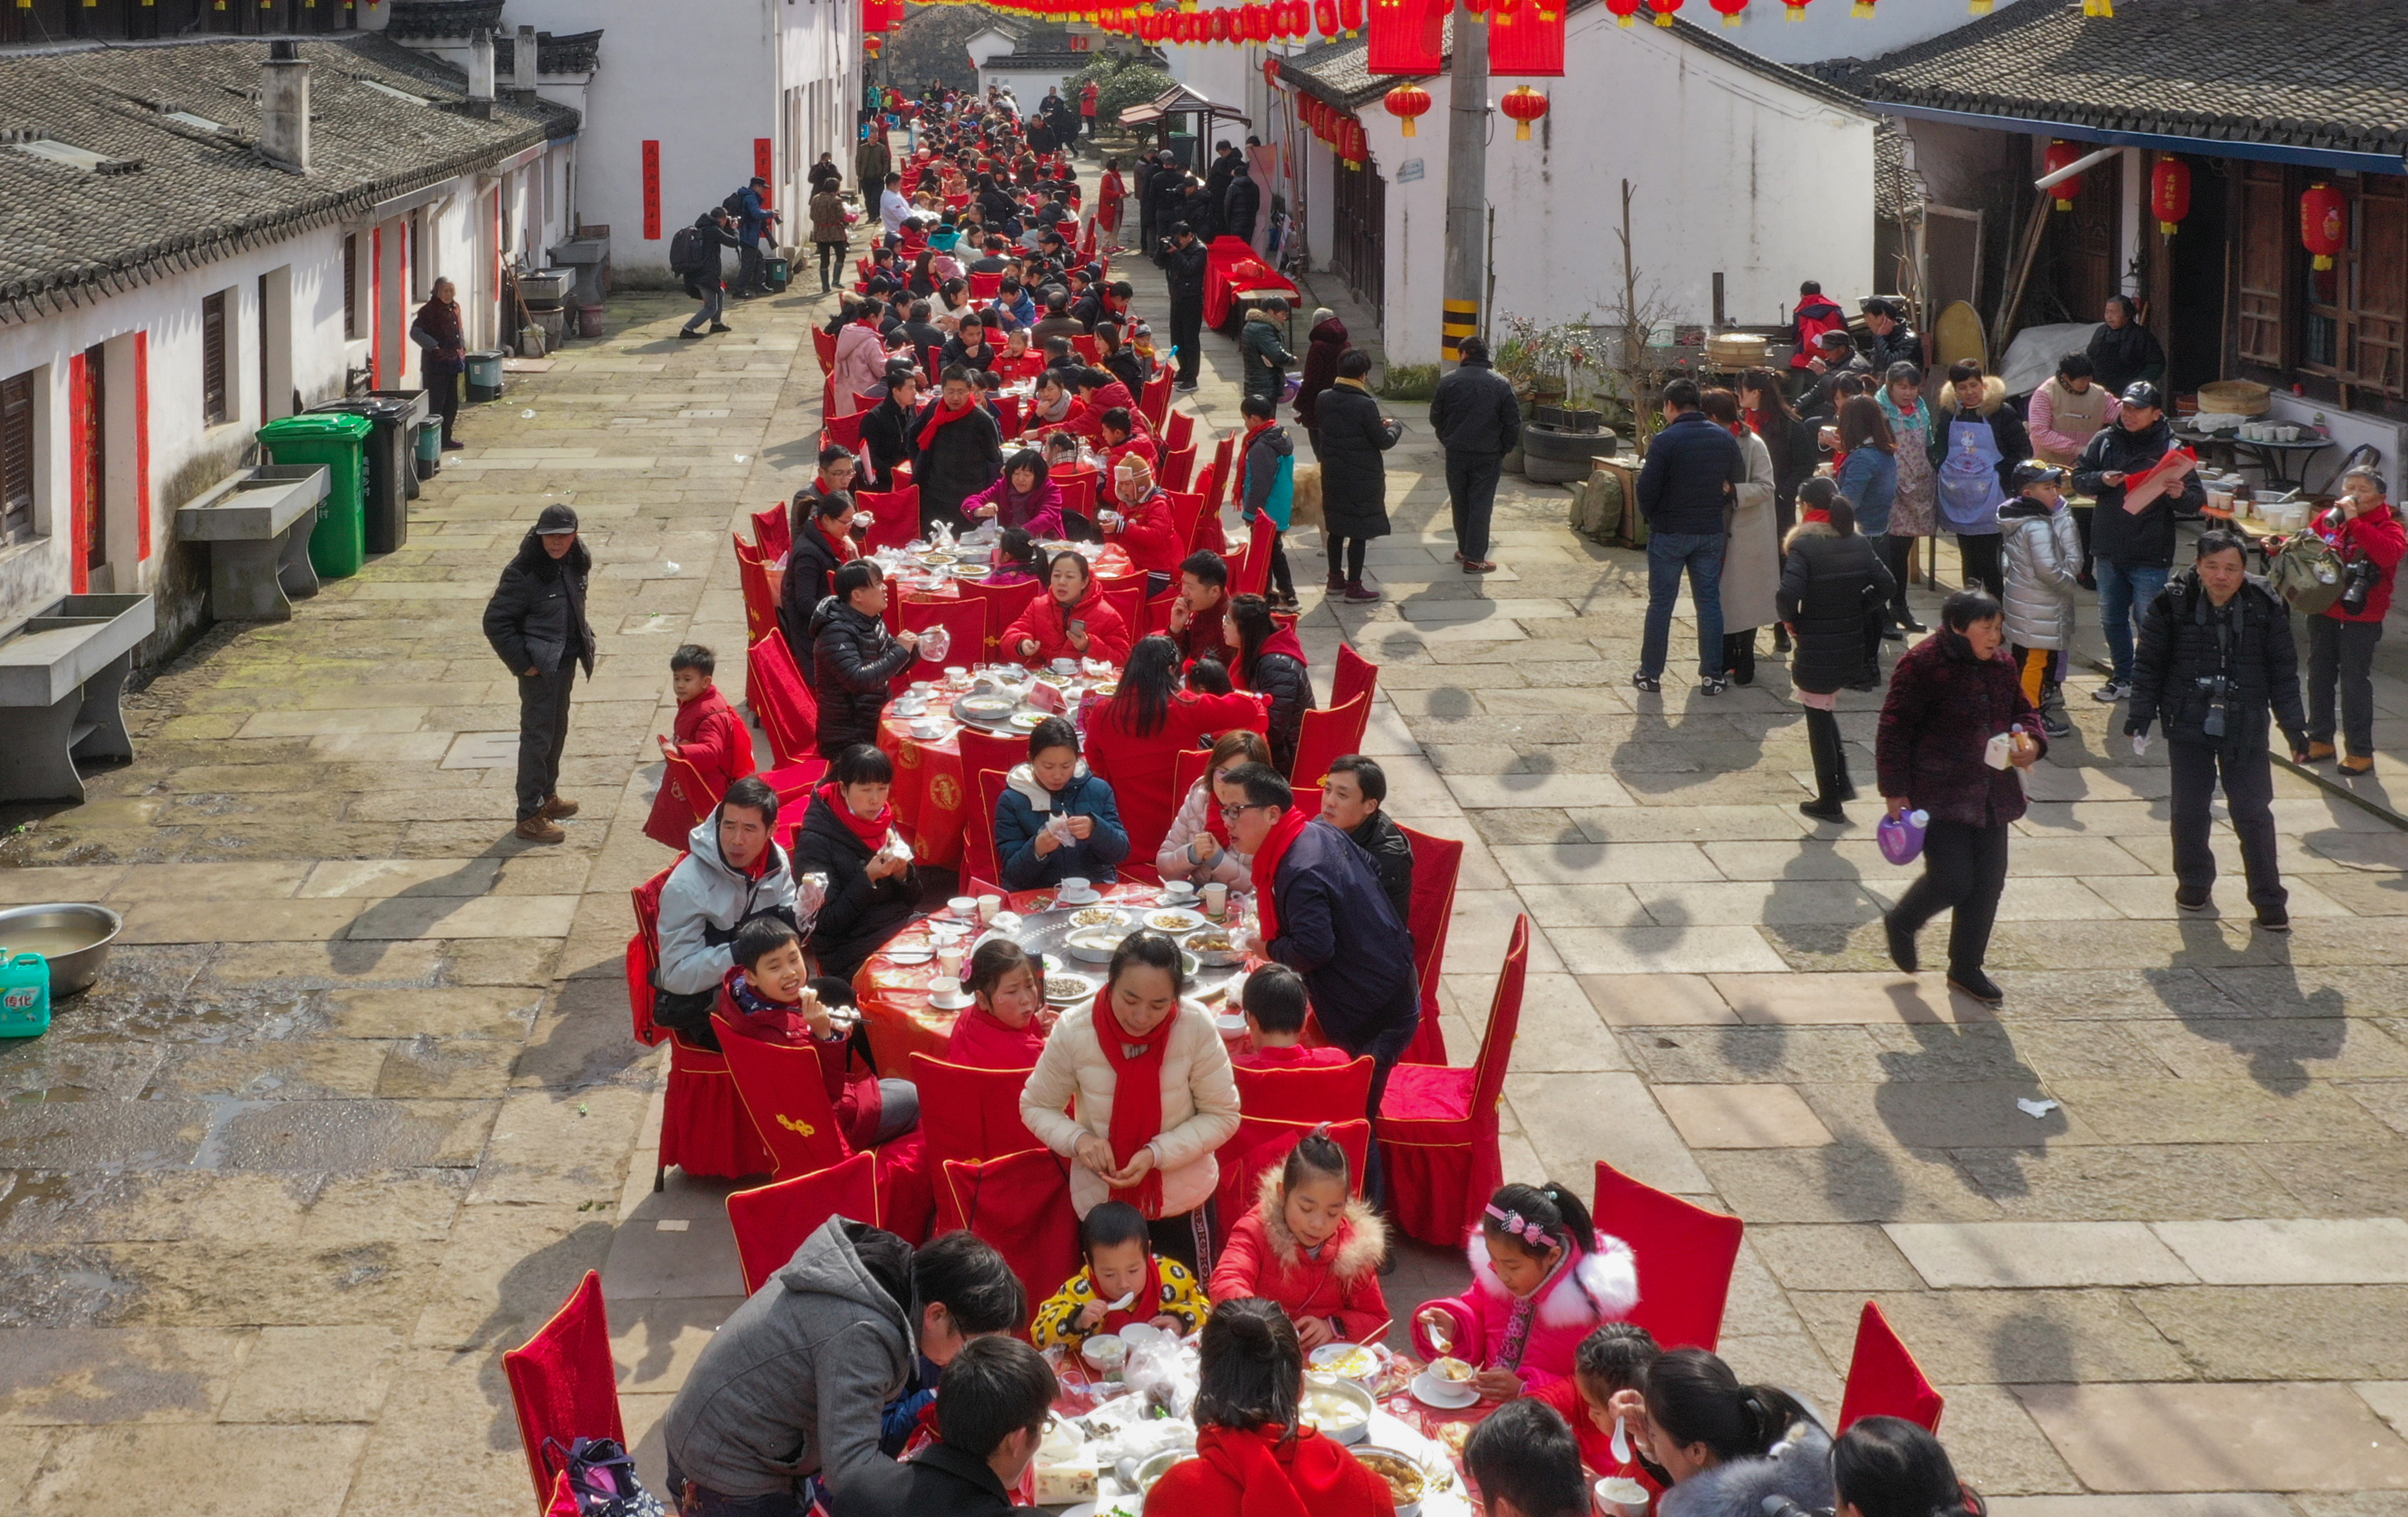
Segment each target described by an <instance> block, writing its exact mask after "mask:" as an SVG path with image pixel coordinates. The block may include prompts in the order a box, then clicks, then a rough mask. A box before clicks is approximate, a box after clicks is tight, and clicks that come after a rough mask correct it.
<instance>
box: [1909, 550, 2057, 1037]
mask: <svg viewBox="0 0 2408 1517" xmlns="http://www.w3.org/2000/svg"><path fill="white" fill-rule="evenodd" d="M1941 623H1942V624H1941V627H1940V630H1939V631H1937V632H1935V633H1933V634H1932V635H1931V636H1930V637H1926V638H1925V639H1924V640H1923V641H1921V642H1919V643H1917V644H1915V645H1914V647H1913V648H1911V649H1909V650H1908V651H1906V653H1905V655H1904V656H1903V657H1901V658H1900V659H1899V661H1898V665H1897V666H1896V667H1895V668H1893V669H1892V670H1891V671H1890V677H1889V699H1888V700H1886V701H1885V702H1884V703H1883V705H1882V714H1881V726H1880V728H1879V731H1878V734H1877V736H1876V737H1875V738H1874V743H1873V761H1874V763H1875V765H1876V766H1878V767H1879V769H1880V771H1881V790H1882V796H1883V798H1884V799H1885V800H1886V801H1887V802H1888V803H1889V814H1890V815H1891V816H1894V817H1895V816H1901V815H1903V814H1905V813H1906V812H1907V811H1909V810H1917V811H1924V812H1928V813H1929V815H1930V818H1931V820H1930V825H1929V831H1928V834H1927V835H1926V837H1925V838H1924V843H1923V875H1922V878H1920V879H1918V880H1915V882H1914V884H1913V885H1911V886H1909V887H1908V889H1907V892H1906V894H1904V895H1902V896H1900V897H1899V902H1898V904H1897V905H1896V906H1894V907H1892V908H1891V909H1890V910H1889V914H1888V915H1887V916H1885V918H1883V922H1882V925H1883V927H1884V928H1885V930H1886V931H1887V933H1888V936H1889V954H1890V957H1891V958H1892V959H1893V960H1895V961H1896V962H1897V964H1898V966H1899V968H1900V969H1902V970H1904V971H1905V972H1907V973H1908V974H1913V973H1914V972H1915V970H1916V968H1917V967H1918V963H1917V960H1916V957H1915V950H1914V935H1915V933H1916V932H1917V931H1919V930H1920V929H1921V928H1922V926H1923V924H1924V923H1927V922H1929V921H1930V920H1931V919H1932V918H1933V917H1936V916H1938V915H1939V914H1940V913H1941V912H1942V911H1953V915H1952V917H1951V919H1950V924H1949V929H1948V983H1949V985H1950V986H1951V987H1952V988H1954V989H1956V990H1959V991H1962V992H1964V993H1965V994H1966V995H1970V996H1971V997H1973V998H1974V999H1975V1000H1977V1001H1984V1002H1986V1003H1988V1004H1989V1005H1991V1006H1997V1005H1999V1004H2000V1003H2001V1002H2003V1001H2004V1000H2005V999H2006V998H2007V997H2006V993H2005V992H2004V991H2001V990H2000V989H1999V987H1998V986H1997V985H1996V984H1994V983H1992V982H1991V980H1990V977H1989V976H1988V975H1986V974H1985V973H1983V971H1982V960H1983V958H1984V957H1985V955H1986V954H1987V953H1988V952H1989V947H1990V927H1991V924H1992V923H1995V922H1996V921H1997V920H1998V915H1999V896H2000V893H2002V892H2003V891H2004V890H2005V889H2006V887H2007V837H2008V833H2009V829H2010V828H2011V827H2012V826H2013V825H2014V822H2015V819H2016V818H2018V817H2020V816H2022V815H2023V814H2024V786H2023V780H2022V777H2021V776H2020V775H2018V774H2017V773H2016V772H2015V771H2016V770H2018V769H2028V768H2030V767H2031V766H2033V765H2034V764H2037V763H2038V762H2040V759H2041V756H2042V754H2044V753H2046V752H2047V751H2048V737H2047V735H2046V734H2045V733H2044V732H2042V729H2041V724H2040V712H2039V711H2038V710H2037V709H2035V708H2033V706H2032V703H2031V700H2030V698H2029V697H2028V696H2027V695H2026V694H2024V686H2023V680H2021V679H2020V678H2018V676H2017V674H2016V671H2015V665H2014V660H2013V659H2011V658H2009V657H2008V656H2007V654H2006V637H2007V632H2006V613H2005V612H2004V610H2002V609H2001V608H2000V606H1999V603H1998V601H1997V600H1995V599H1993V598H1992V597H1991V595H1990V594H1989V593H1988V592H1987V591H1983V590H1960V591H1958V592H1957V594H1953V595H1951V596H1949V597H1948V600H1947V603H1946V604H1945V605H1943V606H1942V608H1941Z"/></svg>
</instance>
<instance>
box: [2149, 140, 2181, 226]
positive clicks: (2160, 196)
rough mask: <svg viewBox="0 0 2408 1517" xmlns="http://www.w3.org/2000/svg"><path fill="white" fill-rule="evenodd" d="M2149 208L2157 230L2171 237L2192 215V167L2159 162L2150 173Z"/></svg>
mask: <svg viewBox="0 0 2408 1517" xmlns="http://www.w3.org/2000/svg"><path fill="white" fill-rule="evenodd" d="M2149 207H2150V208H2151V209H2153V210H2155V211H2156V212H2157V230H2158V231H2159V232H2161V233H2163V234H2164V235H2165V236H2173V235H2174V232H2175V230H2176V229H2177V228H2179V227H2180V226H2181V225H2182V222H2183V218H2185V217H2186V216H2188V215H2189V214H2190V165H2188V164H2186V163H2184V162H2183V161H2182V160H2181V159H2179V158H2160V159H2158V160H2157V167H2155V168H2153V169H2151V170H2149Z"/></svg>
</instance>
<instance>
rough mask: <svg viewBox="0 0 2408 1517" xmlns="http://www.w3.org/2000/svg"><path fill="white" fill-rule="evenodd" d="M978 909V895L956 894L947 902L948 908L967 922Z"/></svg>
mask: <svg viewBox="0 0 2408 1517" xmlns="http://www.w3.org/2000/svg"><path fill="white" fill-rule="evenodd" d="M945 909H946V910H948V911H951V912H952V913H953V915H955V916H957V917H959V918H961V919H962V920H963V921H965V922H968V920H969V919H970V917H971V916H972V915H974V914H975V913H976V912H977V910H978V909H979V903H978V897H977V896H975V895H956V896H954V897H953V899H951V900H949V901H947V902H946V903H945Z"/></svg>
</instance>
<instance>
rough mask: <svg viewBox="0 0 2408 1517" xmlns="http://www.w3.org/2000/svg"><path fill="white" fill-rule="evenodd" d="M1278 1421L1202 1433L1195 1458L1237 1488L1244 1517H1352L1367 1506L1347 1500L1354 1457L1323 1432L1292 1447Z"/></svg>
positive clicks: (1211, 1427) (1208, 1428)
mask: <svg viewBox="0 0 2408 1517" xmlns="http://www.w3.org/2000/svg"><path fill="white" fill-rule="evenodd" d="M1286 1433H1287V1429H1286V1428H1284V1427H1283V1426H1281V1425H1280V1424H1277V1423H1267V1424H1264V1425H1262V1426H1260V1427H1254V1428H1249V1429H1247V1430H1246V1431H1243V1432H1240V1431H1239V1430H1238V1429H1236V1428H1232V1427H1218V1426H1214V1425H1211V1424H1206V1425H1205V1426H1203V1427H1200V1428H1198V1429H1197V1433H1196V1457H1197V1458H1198V1459H1201V1460H1203V1461H1204V1463H1205V1464H1207V1465H1208V1466H1210V1467H1211V1468H1212V1470H1213V1472H1214V1473H1215V1474H1218V1475H1220V1476H1221V1477H1222V1478H1223V1479H1225V1480H1226V1481H1229V1483H1230V1484H1232V1485H1234V1486H1236V1487H1237V1488H1238V1511H1239V1513H1240V1517H1309V1514H1310V1513H1312V1512H1316V1511H1318V1512H1326V1513H1329V1514H1330V1517H1351V1513H1353V1512H1355V1511H1359V1510H1361V1509H1362V1505H1363V1504H1362V1503H1361V1502H1359V1501H1348V1500H1346V1499H1345V1497H1346V1496H1347V1494H1348V1492H1349V1489H1350V1487H1351V1486H1352V1484H1353V1481H1352V1480H1351V1479H1350V1474H1351V1471H1350V1470H1349V1469H1348V1466H1351V1465H1353V1464H1354V1463H1355V1457H1354V1455H1352V1454H1350V1453H1347V1452H1346V1451H1345V1450H1344V1449H1343V1448H1341V1447H1340V1445H1338V1444H1337V1443H1335V1442H1332V1441H1331V1440H1330V1439H1328V1438H1323V1437H1322V1436H1321V1435H1320V1434H1318V1433H1306V1434H1304V1435H1303V1436H1302V1437H1300V1438H1297V1440H1296V1441H1295V1442H1293V1443H1283V1442H1282V1441H1281V1439H1282V1438H1284V1437H1285V1436H1286Z"/></svg>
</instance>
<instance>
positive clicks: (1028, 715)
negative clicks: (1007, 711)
mask: <svg viewBox="0 0 2408 1517" xmlns="http://www.w3.org/2000/svg"><path fill="white" fill-rule="evenodd" d="M1047 714H1048V713H1046V712H1044V711H1015V712H1013V713H1012V716H1011V728H1012V730H1013V731H1015V732H1035V731H1036V730H1037V724H1038V723H1040V722H1042V721H1044V720H1045V718H1046V716H1047Z"/></svg>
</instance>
